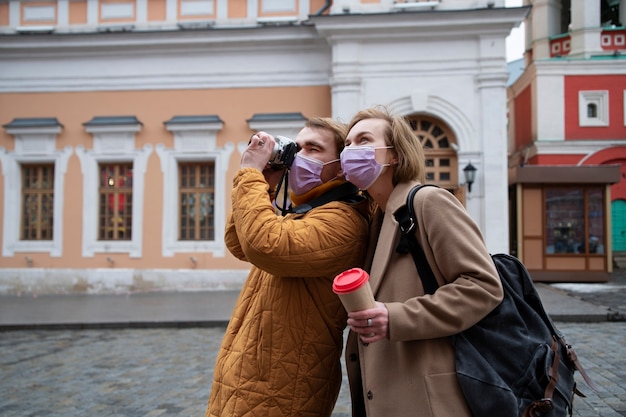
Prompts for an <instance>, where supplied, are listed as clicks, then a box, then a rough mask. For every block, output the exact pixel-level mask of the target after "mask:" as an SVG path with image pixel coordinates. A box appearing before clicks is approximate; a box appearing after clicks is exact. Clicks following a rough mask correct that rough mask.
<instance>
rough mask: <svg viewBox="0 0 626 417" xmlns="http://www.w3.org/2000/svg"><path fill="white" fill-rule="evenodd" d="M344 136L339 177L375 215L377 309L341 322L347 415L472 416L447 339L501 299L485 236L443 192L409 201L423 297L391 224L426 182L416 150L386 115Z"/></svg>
mask: <svg viewBox="0 0 626 417" xmlns="http://www.w3.org/2000/svg"><path fill="white" fill-rule="evenodd" d="M349 129H350V130H349V133H348V136H347V139H346V148H345V149H344V150H343V152H342V153H341V165H342V170H343V173H344V175H345V176H346V178H347V179H348V180H349V181H351V182H352V183H353V184H355V185H356V186H358V187H359V188H361V189H363V190H367V193H368V194H369V195H370V196H371V197H372V198H373V199H374V200H375V202H376V203H377V204H378V206H379V210H380V212H381V213H380V215H382V226H381V228H380V233H379V238H378V242H377V244H376V249H375V253H374V255H373V259H372V265H371V271H370V285H371V286H372V290H373V292H374V296H375V298H376V300H377V301H376V308H373V309H368V310H362V311H357V312H352V313H349V314H348V317H349V319H348V325H349V326H350V334H349V335H348V342H347V346H346V364H347V368H348V377H349V381H350V391H351V395H352V402H353V416H355V417H356V416H359V417H360V416H365V415H367V416H376V417H378V416H386V417H389V416H397V417H406V416H437V417H448V416H449V417H462V416H467V417H470V416H471V414H470V411H469V409H468V407H467V404H466V403H465V399H464V397H463V393H462V392H461V390H460V387H459V385H458V382H457V379H456V373H455V364H454V363H455V362H454V350H453V347H452V345H451V343H450V336H452V335H454V334H456V333H459V332H461V331H463V330H465V329H467V328H469V327H471V326H472V325H474V324H475V323H477V322H478V321H479V320H480V319H482V318H483V317H484V316H486V315H487V314H488V313H489V312H490V311H491V310H492V309H493V308H495V307H496V306H497V305H498V304H499V303H500V301H501V300H502V297H503V292H502V285H501V283H500V279H499V276H498V273H497V271H496V268H495V266H494V264H493V262H492V260H491V257H490V256H489V253H488V251H487V248H486V246H485V243H484V240H483V237H482V235H481V233H480V231H479V229H478V227H477V225H476V224H475V222H474V221H473V220H472V218H471V217H470V216H469V215H468V213H467V212H466V210H465V209H464V208H463V206H462V205H461V204H460V202H459V201H458V200H457V199H456V197H454V196H453V195H452V194H451V193H450V192H448V191H447V190H445V189H443V188H437V187H425V188H423V189H422V190H420V191H419V192H418V193H417V194H416V195H415V198H414V200H413V206H414V208H415V213H416V215H417V217H418V224H417V231H416V232H415V233H416V238H417V240H418V242H419V243H420V245H421V246H422V248H423V249H424V252H425V254H426V258H427V259H428V262H429V264H430V266H431V268H432V270H433V272H434V274H435V277H436V278H437V281H438V283H439V286H440V288H439V289H438V290H437V291H436V293H435V294H433V295H425V294H424V290H423V287H422V283H421V280H420V278H419V275H418V273H417V270H416V267H415V264H414V261H413V258H412V257H411V255H410V254H400V253H398V252H396V250H395V249H396V247H397V245H398V242H399V240H400V235H401V232H400V230H399V226H398V223H397V221H396V220H395V218H394V212H395V211H396V210H397V209H399V208H400V207H402V206H403V205H405V203H406V198H407V194H408V192H409V191H410V190H411V188H413V187H414V186H415V185H416V184H419V183H422V182H423V181H424V177H425V174H424V171H425V162H424V154H423V150H422V147H421V144H420V142H419V140H418V138H417V137H416V135H415V134H414V132H413V131H412V130H411V128H410V126H409V125H408V123H407V122H406V121H405V120H404V118H402V117H401V116H397V115H392V114H390V113H388V112H387V111H385V110H384V109H379V108H372V109H368V110H363V111H361V112H359V113H358V114H357V115H356V116H355V117H354V118H353V119H352V121H351V122H350V125H349ZM373 233H376V231H375V230H374V231H373ZM486 400H487V401H488V399H486Z"/></svg>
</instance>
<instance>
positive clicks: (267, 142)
mask: <svg viewBox="0 0 626 417" xmlns="http://www.w3.org/2000/svg"><path fill="white" fill-rule="evenodd" d="M275 144H276V142H275V141H274V137H273V136H272V135H270V134H269V133H266V132H257V133H255V134H254V135H252V137H251V138H250V142H249V143H248V147H247V148H246V150H245V151H243V155H241V168H255V169H258V170H259V171H264V170H265V169H266V168H267V163H268V162H269V160H270V158H271V157H272V151H273V150H274V145H275Z"/></svg>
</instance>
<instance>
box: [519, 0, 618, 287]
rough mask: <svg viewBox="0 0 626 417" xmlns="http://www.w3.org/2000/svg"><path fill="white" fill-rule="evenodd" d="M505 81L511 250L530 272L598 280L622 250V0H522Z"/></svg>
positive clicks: (549, 277)
mask: <svg viewBox="0 0 626 417" xmlns="http://www.w3.org/2000/svg"><path fill="white" fill-rule="evenodd" d="M524 5H528V6H532V9H531V12H530V14H529V15H528V17H527V18H526V21H525V29H526V52H525V56H524V60H525V70H524V72H523V73H522V74H521V76H520V77H519V78H518V79H517V80H516V81H515V82H514V83H512V85H510V87H509V89H508V97H509V101H508V102H509V104H508V109H509V120H510V123H509V151H510V154H509V167H510V174H509V183H510V184H511V186H510V199H511V226H512V228H511V233H510V237H511V245H510V246H511V250H512V251H513V252H514V253H515V254H516V255H517V256H518V257H520V259H522V260H523V261H524V263H525V264H526V266H527V267H528V268H529V270H530V271H531V272H532V273H533V277H534V278H535V279H545V280H554V281H606V280H607V279H608V275H607V273H608V272H610V271H611V269H612V266H613V265H612V263H613V254H614V253H619V252H624V251H626V55H625V54H626V28H625V27H624V25H625V24H626V1H625V0H580V1H578V0H571V1H570V0H532V1H531V0H525V1H524Z"/></svg>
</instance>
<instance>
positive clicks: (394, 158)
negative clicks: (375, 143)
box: [390, 149, 399, 165]
mask: <svg viewBox="0 0 626 417" xmlns="http://www.w3.org/2000/svg"><path fill="white" fill-rule="evenodd" d="M390 163H391V165H398V163H399V162H398V153H397V152H396V151H395V149H394V150H393V151H392V152H391V162H390Z"/></svg>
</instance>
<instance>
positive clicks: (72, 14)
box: [68, 0, 87, 25]
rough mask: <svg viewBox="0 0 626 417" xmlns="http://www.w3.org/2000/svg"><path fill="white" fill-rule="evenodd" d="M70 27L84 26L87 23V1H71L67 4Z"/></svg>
mask: <svg viewBox="0 0 626 417" xmlns="http://www.w3.org/2000/svg"><path fill="white" fill-rule="evenodd" d="M68 19H69V23H70V25H84V24H86V23H87V0H84V1H71V2H70V3H69V18H68Z"/></svg>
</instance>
